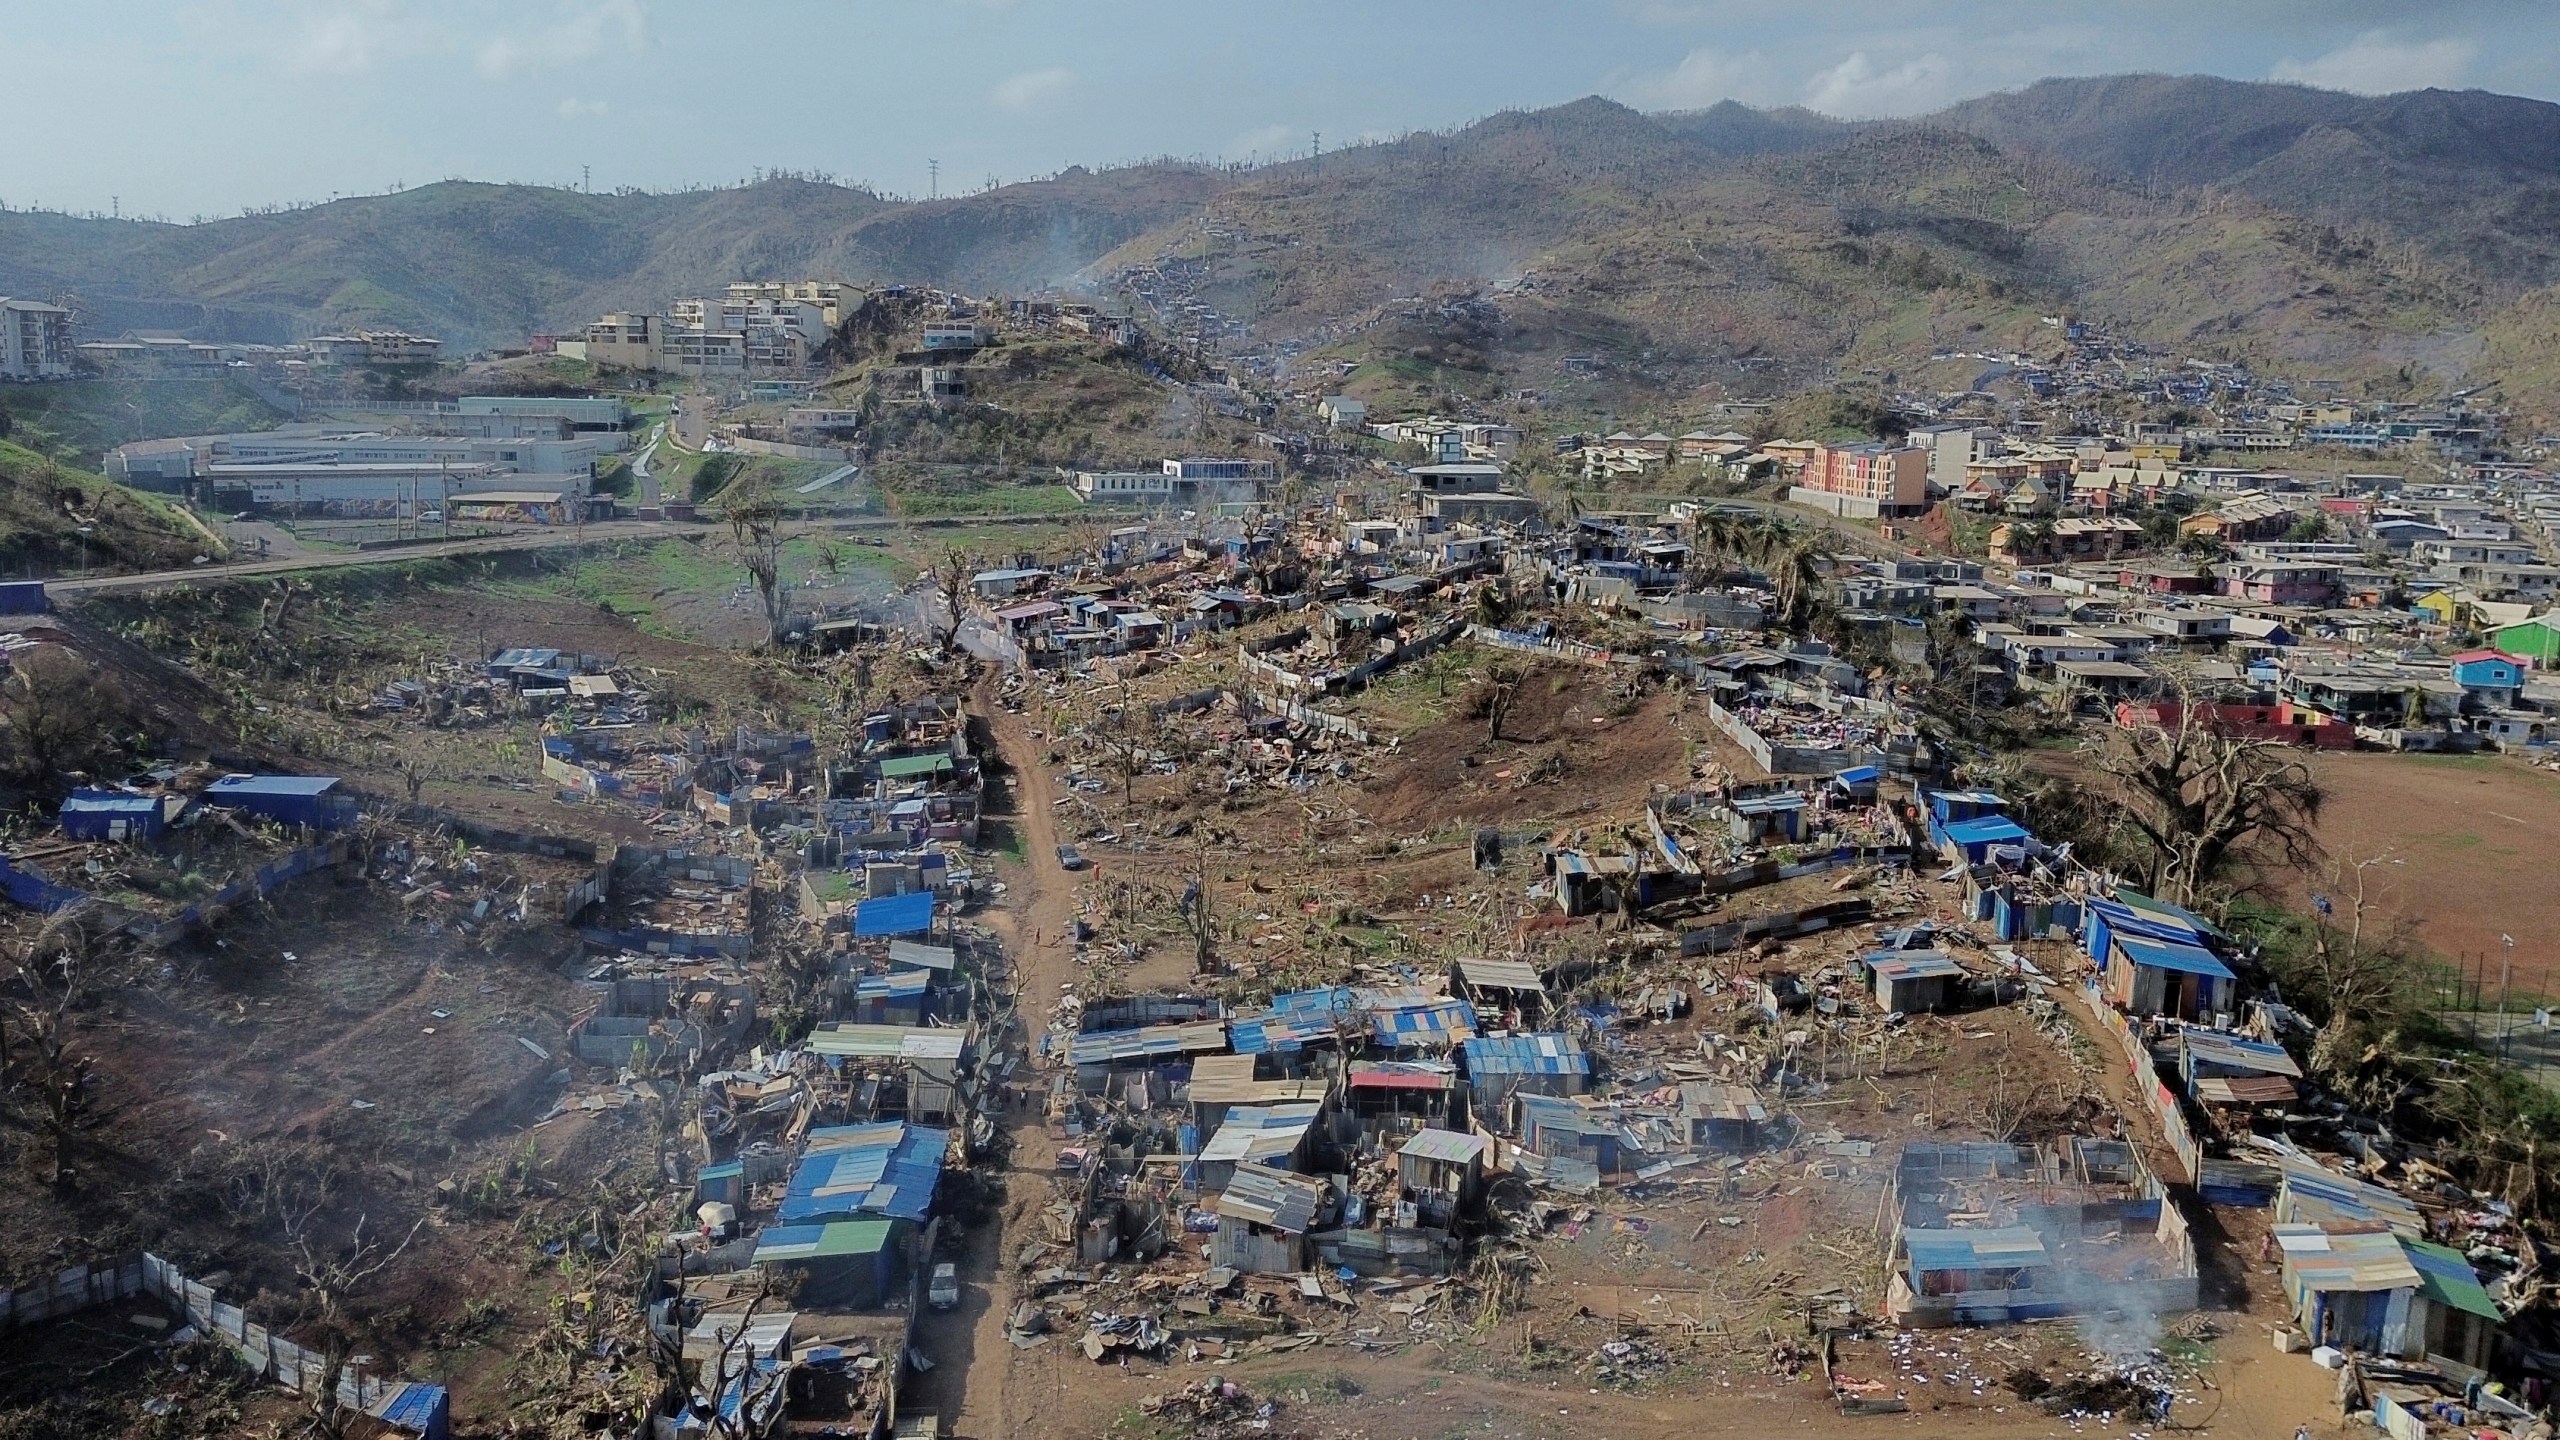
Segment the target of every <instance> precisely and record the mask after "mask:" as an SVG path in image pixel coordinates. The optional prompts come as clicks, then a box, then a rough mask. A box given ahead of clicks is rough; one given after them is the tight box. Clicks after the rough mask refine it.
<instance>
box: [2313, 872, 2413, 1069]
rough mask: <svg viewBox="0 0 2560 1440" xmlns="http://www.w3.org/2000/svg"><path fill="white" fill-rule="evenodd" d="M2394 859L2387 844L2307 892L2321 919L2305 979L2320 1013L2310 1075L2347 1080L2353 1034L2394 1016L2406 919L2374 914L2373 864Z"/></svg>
mask: <svg viewBox="0 0 2560 1440" xmlns="http://www.w3.org/2000/svg"><path fill="white" fill-rule="evenodd" d="M2394 863H2397V860H2396V857H2395V856H2394V855H2393V853H2392V852H2391V851H2388V850H2384V851H2381V852H2379V853H2377V854H2373V855H2368V856H2366V857H2365V858H2363V859H2361V860H2354V861H2349V860H2343V859H2342V860H2340V861H2338V862H2337V863H2336V864H2334V865H2332V866H2331V867H2330V871H2329V891H2328V892H2324V893H2322V894H2319V895H2315V896H2313V897H2312V901H2313V908H2314V909H2315V910H2316V911H2317V912H2318V917H2319V918H2318V920H2317V921H2316V923H2315V924H2314V926H2313V928H2312V936H2311V948H2310V950H2309V952H2308V953H2306V954H2305V955H2304V957H2303V961H2302V969H2303V970H2304V971H2305V972H2306V973H2305V974H2304V975H2303V977H2302V978H2303V979H2305V980H2306V981H2307V982H2308V983H2309V984H2311V985H2312V986H2313V987H2315V988H2316V989H2317V991H2318V993H2319V997H2320V1001H2321V1005H2322V1008H2323V1010H2324V1012H2325V1013H2324V1014H2323V1016H2322V1022H2321V1026H2320V1036H2319V1038H2318V1039H2317V1040H2315V1041H2313V1042H2312V1045H2311V1068H2312V1070H2313V1072H2314V1073H2317V1074H2321V1075H2326V1076H2330V1077H2333V1078H2336V1079H2339V1080H2342V1081H2346V1080H2352V1079H2353V1078H2354V1077H2355V1072H2356V1071H2357V1070H2358V1069H2359V1068H2360V1067H2359V1065H2358V1063H2357V1059H2356V1056H2355V1054H2354V1051H2355V1049H2356V1037H2357V1036H2358V1034H2359V1033H2362V1032H2366V1031H2369V1030H2371V1029H2373V1028H2375V1027H2376V1026H2377V1025H2378V1024H2384V1023H2388V1021H2389V1020H2390V1019H2391V1018H2393V1016H2392V1010H2393V1007H2392V1005H2391V1003H2390V1002H2391V1001H2392V999H2393V997H2394V996H2395V995H2397V994H2398V992H2399V991H2400V989H2401V987H2402V986H2403V985H2404V984H2405V983H2406V982H2407V977H2408V975H2409V970H2410V956H2409V951H2410V948H2411V947H2410V945H2409V943H2408V941H2409V926H2408V922H2407V921H2406V920H2401V919H2392V918H2387V917H2384V916H2382V915H2380V914H2378V913H2377V912H2378V910H2379V908H2380V900H2381V896H2380V895H2379V894H2378V893H2377V887H2376V886H2375V884H2374V879H2373V877H2374V872H2375V871H2376V869H2377V868H2378V867H2381V866H2384V865H2390V864H2394ZM2342 909H2343V913H2341V910H2342Z"/></svg>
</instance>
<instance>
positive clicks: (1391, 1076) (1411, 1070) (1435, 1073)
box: [1351, 1060, 1458, 1090]
mask: <svg viewBox="0 0 2560 1440" xmlns="http://www.w3.org/2000/svg"><path fill="white" fill-rule="evenodd" d="M1457 1083H1458V1075H1457V1072H1456V1071H1455V1070H1453V1069H1451V1068H1450V1067H1449V1066H1447V1065H1442V1064H1437V1063H1429V1062H1424V1061H1419V1060H1390V1061H1387V1062H1386V1063H1384V1064H1379V1065H1362V1066H1359V1067H1358V1068H1356V1069H1354V1070H1353V1071H1352V1072H1351V1085H1352V1088H1353V1089H1357V1090H1447V1089H1451V1088H1453V1087H1455V1086H1456V1085H1457Z"/></svg>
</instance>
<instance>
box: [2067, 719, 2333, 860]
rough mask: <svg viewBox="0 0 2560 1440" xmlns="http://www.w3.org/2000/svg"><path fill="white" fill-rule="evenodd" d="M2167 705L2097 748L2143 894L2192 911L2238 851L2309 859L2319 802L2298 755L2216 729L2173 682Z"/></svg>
mask: <svg viewBox="0 0 2560 1440" xmlns="http://www.w3.org/2000/svg"><path fill="white" fill-rule="evenodd" d="M2169 699H2170V703H2171V705H2172V706H2173V707H2174V713H2173V714H2170V715H2168V716H2166V718H2164V719H2160V720H2145V721H2143V722H2142V723H2140V724H2137V725H2134V726H2132V727H2130V728H2125V727H2115V728H2110V729H2109V730H2107V731H2106V733H2105V736H2104V738H2103V739H2102V740H2101V741H2100V743H2099V745H2098V749H2097V759H2098V769H2099V771H2100V773H2101V774H2102V775H2103V777H2104V779H2103V780H2102V782H2101V784H2102V787H2103V788H2104V789H2105V790H2106V791H2107V792H2108V794H2109V796H2110V798H2111V799H2113V800H2114V801H2115V802H2116V810H2115V818H2116V820H2117V821H2118V823H2119V824H2121V825H2122V826H2124V827H2126V828H2127V829H2128V830H2130V832H2131V833H2132V835H2133V837H2134V838H2135V840H2136V841H2137V845H2136V847H2135V848H2136V849H2137V851H2138V852H2139V855H2138V859H2137V863H2139V864H2140V865H2141V867H2142V871H2143V880H2144V888H2145V889H2146V890H2147V891H2149V892H2150V893H2151V894H2153V895H2156V896H2158V897H2160V898H2161V899H2164V900H2168V901H2170V902H2172V903H2175V904H2180V905H2196V904H2200V903H2204V902H2206V901H2207V899H2208V897H2213V896H2216V895H2217V890H2216V887H2217V885H2218V884H2219V882H2220V881H2221V880H2222V878H2223V875H2224V872H2225V871H2226V870H2227V868H2228V867H2229V865H2230V864H2231V862H2232V861H2233V860H2234V859H2235V858H2237V857H2238V856H2239V854H2240V852H2242V851H2243V850H2253V849H2263V850H2270V851H2272V852H2273V854H2274V856H2275V857H2276V858H2280V859H2282V860H2284V861H2286V862H2288V863H2292V864H2296V865H2301V864H2307V863H2308V862H2309V861H2310V860H2311V859H2312V858H2313V857H2315V856H2316V855H2317V854H2318V853H2319V845H2318V841H2317V839H2316V838H2315V836H2314V834H2313V829H2312V827H2313V824H2314V822H2315V821H2317V820H2318V818H2319V814H2320V803H2321V798H2322V797H2321V791H2320V785H2319V782H2318V781H2317V780H2315V779H2314V778H2313V777H2312V774H2311V770H2310V767H2309V766H2307V765H2305V764H2304V763H2303V761H2302V757H2301V754H2300V752H2299V751H2297V750H2295V749H2294V748H2293V747H2291V746H2288V745H2285V744H2283V743H2281V742H2279V741H2275V740H2267V739H2258V738H2254V737H2250V736H2246V735H2241V734H2237V733H2233V732H2232V731H2230V730H2229V729H2227V728H2225V727H2223V726H2221V725H2219V724H2217V723H2216V721H2215V720H2214V719H2213V718H2212V717H2211V716H2210V715H2209V714H2207V713H2206V712H2205V711H2204V709H2203V705H2204V704H2205V703H2206V702H2205V701H2204V699H2203V698H2202V697H2201V696H2200V695H2199V693H2198V691H2197V689H2196V687H2195V686H2194V685H2193V684H2191V683H2189V682H2188V681H2186V680H2184V679H2183V678H2178V679H2173V682H2172V685H2171V689H2170V695H2169Z"/></svg>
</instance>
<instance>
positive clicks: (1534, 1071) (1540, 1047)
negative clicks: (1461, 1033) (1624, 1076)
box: [1458, 1033, 1591, 1078]
mask: <svg viewBox="0 0 2560 1440" xmlns="http://www.w3.org/2000/svg"><path fill="white" fill-rule="evenodd" d="M1458 1051H1459V1054H1460V1055H1461V1056H1462V1057H1463V1058H1464V1060H1465V1062H1466V1069H1467V1075H1468V1077H1469V1078H1474V1077H1476V1076H1479V1075H1588V1074H1590V1073H1591V1056H1590V1055H1589V1054H1587V1053H1586V1052H1585V1051H1584V1050H1583V1049H1582V1047H1581V1046H1579V1045H1576V1044H1574V1043H1573V1037H1572V1036H1570V1035H1559V1034H1554V1033H1542V1034H1536V1035H1496V1036H1487V1037H1483V1038H1479V1039H1475V1040H1470V1041H1468V1042H1467V1043H1466V1044H1464V1045H1461V1046H1460V1047H1458Z"/></svg>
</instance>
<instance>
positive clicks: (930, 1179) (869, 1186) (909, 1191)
mask: <svg viewBox="0 0 2560 1440" xmlns="http://www.w3.org/2000/svg"><path fill="white" fill-rule="evenodd" d="M844 1128H847V1129H859V1130H864V1131H871V1130H875V1129H879V1128H883V1127H871V1126H863V1127H844ZM885 1128H888V1129H893V1130H895V1131H896V1132H897V1134H896V1136H895V1138H894V1140H891V1141H889V1142H888V1143H879V1142H877V1141H874V1142H872V1143H856V1144H852V1145H848V1146H845V1147H843V1148H827V1149H813V1150H811V1151H810V1152H808V1153H806V1154H803V1155H802V1156H801V1157H800V1163H799V1164H797V1165H795V1166H793V1167H792V1169H791V1180H790V1183H789V1184H788V1185H787V1186H785V1187H784V1191H783V1200H782V1206H781V1208H780V1210H778V1211H777V1212H776V1218H777V1219H780V1220H782V1221H784V1222H786V1223H799V1222H806V1221H814V1220H822V1219H826V1218H828V1217H830V1216H839V1215H841V1216H852V1215H858V1214H874V1215H885V1216H889V1217H891V1218H893V1219H899V1220H922V1219H923V1218H924V1217H925V1212H926V1211H928V1210H930V1209H932V1208H933V1194H934V1191H935V1189H936V1188H938V1187H939V1186H940V1185H941V1183H942V1161H943V1155H944V1152H945V1151H947V1150H948V1149H949V1148H950V1144H951V1132H949V1131H947V1130H936V1129H933V1128H931V1127H928V1126H923V1125H907V1124H902V1123H899V1122H895V1121H892V1122H888V1123H887V1126H886V1127H885ZM811 1138H812V1140H813V1142H814V1141H815V1139H816V1138H817V1137H816V1136H814V1135H813V1136H812V1137H811ZM831 1138H832V1137H831Z"/></svg>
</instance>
